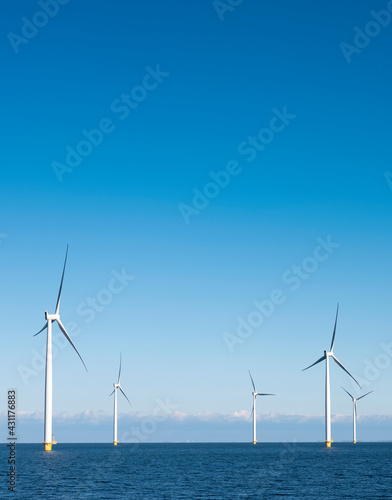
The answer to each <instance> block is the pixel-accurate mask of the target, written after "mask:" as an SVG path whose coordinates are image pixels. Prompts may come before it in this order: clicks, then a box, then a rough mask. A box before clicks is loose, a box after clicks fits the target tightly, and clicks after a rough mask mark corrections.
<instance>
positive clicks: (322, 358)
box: [302, 354, 326, 372]
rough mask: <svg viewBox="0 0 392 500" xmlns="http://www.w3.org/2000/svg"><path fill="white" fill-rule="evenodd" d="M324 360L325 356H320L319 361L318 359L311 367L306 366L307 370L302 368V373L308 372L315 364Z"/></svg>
mask: <svg viewBox="0 0 392 500" xmlns="http://www.w3.org/2000/svg"><path fill="white" fill-rule="evenodd" d="M325 358H326V356H325V354H324V355H323V356H321V358H320V359H318V360H317V361H315V362H314V363H313V364H312V365H310V366H308V367H307V368H304V369H303V370H302V371H303V372H304V371H305V370H308V369H309V368H312V366H314V365H317V363H321V361H324V359H325Z"/></svg>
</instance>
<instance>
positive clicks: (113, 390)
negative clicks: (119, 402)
mask: <svg viewBox="0 0 392 500" xmlns="http://www.w3.org/2000/svg"><path fill="white" fill-rule="evenodd" d="M112 394H114V389H113V390H112V392H111V393H110V394H109V398H110V396H111V395H112Z"/></svg>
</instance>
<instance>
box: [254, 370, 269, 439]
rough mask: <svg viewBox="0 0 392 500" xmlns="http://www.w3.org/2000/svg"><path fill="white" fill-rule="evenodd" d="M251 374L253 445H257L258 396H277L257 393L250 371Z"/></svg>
mask: <svg viewBox="0 0 392 500" xmlns="http://www.w3.org/2000/svg"><path fill="white" fill-rule="evenodd" d="M248 372H249V376H250V379H251V381H252V385H253V392H252V396H253V407H252V413H253V444H256V443H257V441H256V398H257V396H275V394H264V393H262V392H257V391H256V386H255V383H254V382H253V378H252V375H251V373H250V371H249V370H248Z"/></svg>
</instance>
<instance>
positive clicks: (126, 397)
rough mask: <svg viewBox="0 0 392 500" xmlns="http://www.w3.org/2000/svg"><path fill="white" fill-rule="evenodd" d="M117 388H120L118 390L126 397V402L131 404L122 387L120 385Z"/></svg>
mask: <svg viewBox="0 0 392 500" xmlns="http://www.w3.org/2000/svg"><path fill="white" fill-rule="evenodd" d="M119 389H120V391H121V392H122V393H123V394H124V396H125V397H126V399H127V401H128V403H129V404H130V405H131V402H130V401H129V399H128V397H127V395H126V394H125V392H124V391H123V390H122V387H121V386H120V387H119ZM131 406H132V405H131Z"/></svg>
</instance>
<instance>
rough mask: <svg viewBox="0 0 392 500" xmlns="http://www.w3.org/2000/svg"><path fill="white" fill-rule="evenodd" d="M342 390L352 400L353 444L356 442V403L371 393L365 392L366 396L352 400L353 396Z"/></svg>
mask: <svg viewBox="0 0 392 500" xmlns="http://www.w3.org/2000/svg"><path fill="white" fill-rule="evenodd" d="M342 389H343V390H344V392H347V394H348V395H349V396H350V398H351V399H352V400H353V443H354V444H355V443H356V442H357V401H359V400H360V399H362V398H364V397H365V396H367V395H368V394H370V393H372V392H373V391H370V392H367V393H366V394H364V395H363V396H360V397H359V398H354V396H352V395H351V394H350V393H349V392H348V391H346V389H345V388H344V387H342Z"/></svg>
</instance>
